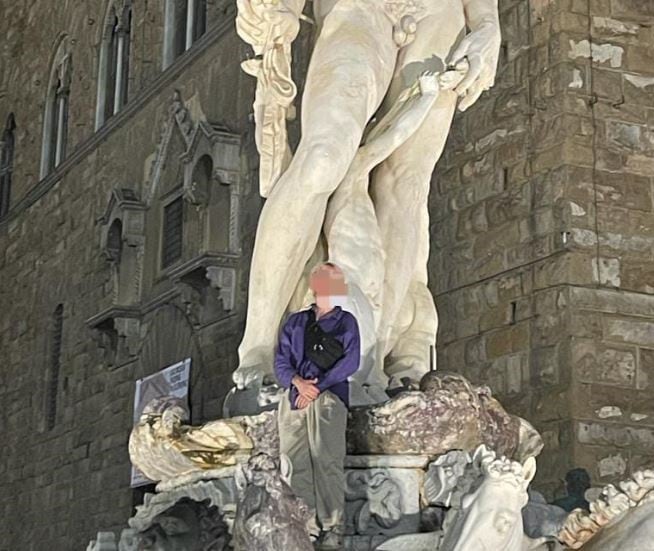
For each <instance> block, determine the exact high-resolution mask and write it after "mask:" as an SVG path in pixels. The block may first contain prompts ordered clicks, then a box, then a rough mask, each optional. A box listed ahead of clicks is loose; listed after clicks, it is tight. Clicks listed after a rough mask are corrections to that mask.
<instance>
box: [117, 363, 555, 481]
mask: <svg viewBox="0 0 654 551" xmlns="http://www.w3.org/2000/svg"><path fill="white" fill-rule="evenodd" d="M186 418H187V412H186V411H185V410H184V408H182V407H181V406H180V404H179V401H178V400H176V399H175V398H172V397H165V398H156V399H155V400H153V401H152V402H150V403H149V404H148V405H147V406H146V407H145V409H144V410H143V414H142V415H141V418H140V419H139V421H138V422H137V423H136V424H135V425H134V427H133V429H132V433H131V435H130V438H129V453H130V459H131V461H132V464H133V465H134V466H135V467H137V468H138V469H140V470H141V471H142V472H143V474H145V476H147V477H148V478H149V479H151V480H153V481H161V487H162V488H168V487H172V486H174V485H175V484H181V483H188V482H189V481H191V480H195V479H208V478H210V477H211V476H214V475H215V471H216V470H220V469H224V468H229V467H233V466H235V465H237V464H242V463H245V462H247V460H248V459H249V458H250V457H251V456H252V455H256V454H258V453H265V454H267V455H269V456H272V457H276V456H278V455H279V435H278V428H277V411H276V410H274V411H266V412H263V413H260V414H258V415H252V416H239V417H232V418H228V419H218V420H215V421H209V422H208V423H205V424H204V425H202V426H190V425H186V424H185V423H184V420H185V419H186ZM346 438H347V449H348V453H350V454H356V455H364V454H382V455H387V454H414V455H415V454H424V455H430V456H438V455H441V454H446V453H447V452H449V451H450V450H462V452H472V451H473V450H475V449H476V448H477V446H479V445H480V444H486V445H488V446H489V447H492V448H493V449H495V450H497V451H498V453H501V454H503V455H506V456H508V457H512V458H515V459H519V460H525V459H526V458H528V457H534V456H536V455H538V453H540V450H541V448H542V446H543V443H542V439H541V437H540V435H539V434H538V432H536V431H535V430H534V428H533V427H531V425H529V423H527V422H526V421H525V420H524V419H521V418H519V417H516V416H513V415H510V414H508V413H507V412H506V411H505V410H504V409H503V408H502V406H501V405H500V403H499V402H498V401H497V400H495V398H493V397H492V395H491V392H490V390H489V389H488V388H487V387H475V386H473V385H471V384H470V383H469V382H468V381H467V380H466V379H465V378H464V377H462V376H461V375H458V374H455V373H445V372H439V371H432V372H429V373H427V374H426V375H425V376H424V377H423V378H422V380H421V382H420V390H415V391H403V392H400V393H399V394H397V395H396V396H394V397H393V398H391V399H388V400H386V402H383V403H381V404H372V405H368V406H360V407H355V408H352V409H351V410H350V412H349V418H348V426H347V433H346ZM442 461H446V460H445V459H443V460H442ZM443 465H445V463H443ZM454 469H456V467H454ZM448 476H451V474H450V475H448Z"/></svg>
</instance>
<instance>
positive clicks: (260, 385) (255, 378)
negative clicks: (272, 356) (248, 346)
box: [223, 359, 283, 417]
mask: <svg viewBox="0 0 654 551" xmlns="http://www.w3.org/2000/svg"><path fill="white" fill-rule="evenodd" d="M271 365H272V361H265V360H262V359H258V360H257V361H253V362H251V363H250V362H248V361H247V360H244V362H243V363H242V364H241V365H240V366H239V367H238V368H237V369H236V370H235V371H234V373H232V380H233V381H234V384H235V385H236V387H235V388H232V390H230V392H229V394H228V395H227V397H226V398H225V402H224V404H223V416H224V417H233V416H236V415H256V414H257V413H260V412H261V411H264V410H265V409H271V408H272V407H274V406H275V404H276V403H277V402H278V401H279V399H280V397H281V393H282V392H283V390H282V389H280V388H279V385H278V384H277V381H276V379H275V375H274V374H273V373H272V371H271V369H270V367H271Z"/></svg>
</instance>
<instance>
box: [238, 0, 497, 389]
mask: <svg viewBox="0 0 654 551" xmlns="http://www.w3.org/2000/svg"><path fill="white" fill-rule="evenodd" d="M238 7H239V13H238V17H237V31H238V32H239V35H240V36H241V37H242V38H243V39H244V40H245V41H246V42H248V43H249V44H251V45H252V46H253V48H254V51H255V54H256V55H257V56H258V57H257V58H255V59H253V60H248V61H246V62H245V63H244V69H245V70H246V71H247V72H248V73H250V74H253V75H255V76H256V77H257V91H256V97H255V104H254V111H255V120H256V124H257V133H256V135H257V145H258V147H259V152H260V155H261V169H260V175H261V178H262V179H261V182H260V184H261V192H262V194H263V195H264V196H266V197H267V201H266V204H265V205H264V207H263V210H262V212H261V216H260V219H259V225H258V228H257V235H256V239H255V245H254V251H253V259H252V267H251V270H250V282H249V293H248V313H247V320H246V327H245V333H244V336H243V340H242V342H241V345H240V347H239V357H240V360H239V362H240V363H239V367H238V369H237V370H236V371H235V372H234V381H235V383H236V384H237V386H239V387H240V388H245V387H248V386H250V385H253V384H256V383H257V382H260V381H261V380H262V378H263V376H264V375H266V374H270V372H271V371H272V355H273V351H274V345H275V342H276V338H277V330H278V327H279V324H280V321H281V319H282V316H283V314H284V312H285V310H286V309H287V308H288V307H289V303H290V301H291V298H292V297H293V296H294V293H295V292H296V290H297V287H298V285H299V284H300V283H301V282H300V279H301V276H302V274H303V272H304V270H305V267H306V263H307V261H309V260H310V259H311V258H312V255H313V253H314V252H315V250H316V247H319V237H320V234H321V231H323V230H324V228H323V226H324V225H325V215H326V211H327V205H328V201H329V200H330V197H332V196H334V194H335V192H336V191H337V190H338V189H339V186H340V185H342V184H343V182H345V181H346V180H347V176H348V172H349V171H350V169H351V167H352V164H353V162H354V161H355V159H356V158H357V152H358V151H359V147H360V144H361V143H362V140H363V138H364V132H365V130H366V127H368V126H372V127H373V128H374V126H375V122H374V121H372V119H373V116H374V115H376V114H377V116H378V118H380V119H381V120H383V118H384V115H385V114H386V113H390V112H393V111H394V110H397V109H398V107H397V106H398V105H401V103H402V101H403V98H405V97H406V93H407V90H409V89H411V88H412V87H413V86H414V85H415V83H416V81H417V80H418V77H419V76H420V75H422V74H424V73H425V72H432V73H439V74H445V73H446V72H447V70H448V69H453V70H454V71H455V72H456V71H460V72H462V75H461V76H462V80H461V79H460V82H458V84H457V85H456V87H455V88H453V89H446V87H443V89H442V90H440V92H439V93H438V95H437V97H436V98H434V99H433V103H432V104H431V105H430V106H428V108H427V109H426V113H425V114H423V115H422V120H419V121H418V123H417V124H415V125H414V127H413V128H411V132H410V134H409V135H407V136H403V137H402V140H398V141H397V142H396V143H393V144H392V147H390V148H382V149H381V150H380V151H381V152H382V153H383V154H382V155H375V156H374V158H373V160H372V163H367V164H366V165H365V170H364V171H363V173H362V175H363V176H362V177H364V182H365V181H366V180H367V182H366V183H368V184H369V193H370V198H371V200H372V204H373V205H374V220H373V223H374V224H376V225H377V226H378V229H377V230H376V232H375V230H373V231H372V232H371V239H373V240H378V241H379V242H380V244H381V248H382V250H383V255H380V257H378V258H377V259H376V261H377V263H379V261H380V260H382V261H383V271H380V273H381V272H383V279H382V277H381V276H379V275H378V277H377V279H376V280H375V281H374V282H371V283H370V286H369V289H373V292H372V294H371V295H370V296H367V297H366V298H367V299H368V300H369V301H370V302H371V303H372V304H373V305H380V309H379V313H378V315H377V318H376V319H377V323H376V324H374V325H373V326H372V327H371V328H370V330H372V331H374V335H375V349H376V355H375V359H374V369H376V370H377V371H378V373H377V375H378V376H380V377H381V375H383V374H381V373H379V371H381V369H382V360H383V359H384V358H387V362H386V366H385V376H386V377H390V381H389V384H390V386H391V387H393V386H399V385H401V384H402V383H401V381H403V380H406V379H409V380H414V381H417V380H419V379H420V377H421V376H422V375H423V374H424V373H425V372H426V371H427V369H428V365H429V346H430V345H432V344H433V343H434V341H435V334H436V325H437V318H436V310H435V307H434V302H433V298H432V296H431V294H430V293H429V291H428V289H427V270H426V264H427V254H428V250H429V231H428V212H427V195H428V191H429V183H430V178H431V173H432V171H433V168H434V165H435V163H436V161H437V160H438V157H439V156H440V154H441V152H442V149H443V147H444V144H445V140H446V138H447V135H448V131H449V127H450V124H451V120H452V116H453V114H454V111H455V108H456V106H457V103H458V106H459V108H460V109H462V110H464V109H466V108H468V107H469V106H470V105H472V104H473V103H474V102H475V101H476V100H477V98H478V97H479V95H480V94H481V93H482V91H483V90H485V89H488V88H489V87H490V86H491V85H492V84H493V82H494V78H495V71H496V66H497V60H498V53H499V46H500V27H499V18H498V10H497V0H448V1H440V0H439V1H436V0H383V1H382V0H316V1H315V2H314V18H315V24H316V36H317V38H316V42H315V46H314V48H313V53H312V57H311V60H310V64H309V68H308V73H307V78H306V83H305V87H304V92H303V96H302V121H301V123H302V137H301V139H300V142H299V144H298V147H297V149H296V151H295V152H294V154H293V155H292V156H291V154H290V151H289V149H288V144H287V140H286V129H285V119H286V118H288V117H290V116H292V115H293V106H292V101H293V99H294V97H295V94H296V87H295V85H294V83H293V81H292V79H291V77H290V74H291V72H290V63H291V56H290V45H291V43H292V42H293V40H294V39H295V37H296V36H297V33H298V30H299V21H300V19H301V18H304V19H307V17H306V16H303V15H302V10H303V8H304V0H277V1H272V0H239V1H238ZM466 27H468V28H469V29H470V33H469V34H467V35H466ZM364 147H365V146H364ZM359 158H360V159H362V158H363V157H362V156H359ZM375 164H376V169H375V172H374V173H373V174H372V175H371V176H370V177H369V178H365V175H366V173H367V172H369V171H370V168H372V167H373V166H374V165H375ZM369 212H370V211H369ZM416 221H417V222H416ZM329 230H330V228H329V227H328V228H327V231H328V233H329ZM332 230H333V227H332ZM375 233H376V235H375ZM329 247H330V243H329V239H327V255H328V257H330V258H331V255H332V251H331V250H330V248H329ZM364 269H365V264H364V263H363V262H361V263H359V264H357V265H356V266H355V267H354V268H353V269H352V272H353V273H357V272H358V271H359V270H361V271H362V272H363V271H364ZM348 275H350V274H348ZM364 293H365V291H364ZM376 307H377V306H376ZM373 318H374V316H373ZM382 379H383V377H382Z"/></svg>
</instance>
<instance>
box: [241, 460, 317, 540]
mask: <svg viewBox="0 0 654 551" xmlns="http://www.w3.org/2000/svg"><path fill="white" fill-rule="evenodd" d="M290 475H291V463H290V461H289V460H288V458H287V457H286V456H284V455H282V456H281V457H280V458H273V457H271V456H269V455H267V454H264V453H261V454H257V455H254V456H252V457H251V458H250V460H249V461H248V463H247V464H246V465H239V467H238V468H237V475H236V486H237V488H238V489H239V492H240V499H239V502H238V506H237V509H236V517H235V519H234V525H233V528H232V536H233V541H232V545H233V547H234V549H235V551H252V550H255V549H256V550H258V551H279V550H280V549H285V550H289V551H290V550H293V551H311V550H312V549H313V545H312V543H311V538H310V531H312V532H314V533H315V531H316V529H317V526H316V525H315V521H314V519H313V512H312V511H311V510H310V509H309V507H308V506H307V504H306V503H304V502H303V501H302V500H301V499H300V498H299V497H297V496H295V494H293V491H292V490H291V487H290V486H289V480H290Z"/></svg>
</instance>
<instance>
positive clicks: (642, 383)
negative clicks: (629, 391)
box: [636, 348, 654, 390]
mask: <svg viewBox="0 0 654 551" xmlns="http://www.w3.org/2000/svg"><path fill="white" fill-rule="evenodd" d="M639 360H640V362H639V365H638V374H637V376H636V386H637V387H638V388H639V389H643V390H646V389H649V390H651V389H654V349H651V348H640V349H639Z"/></svg>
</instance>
